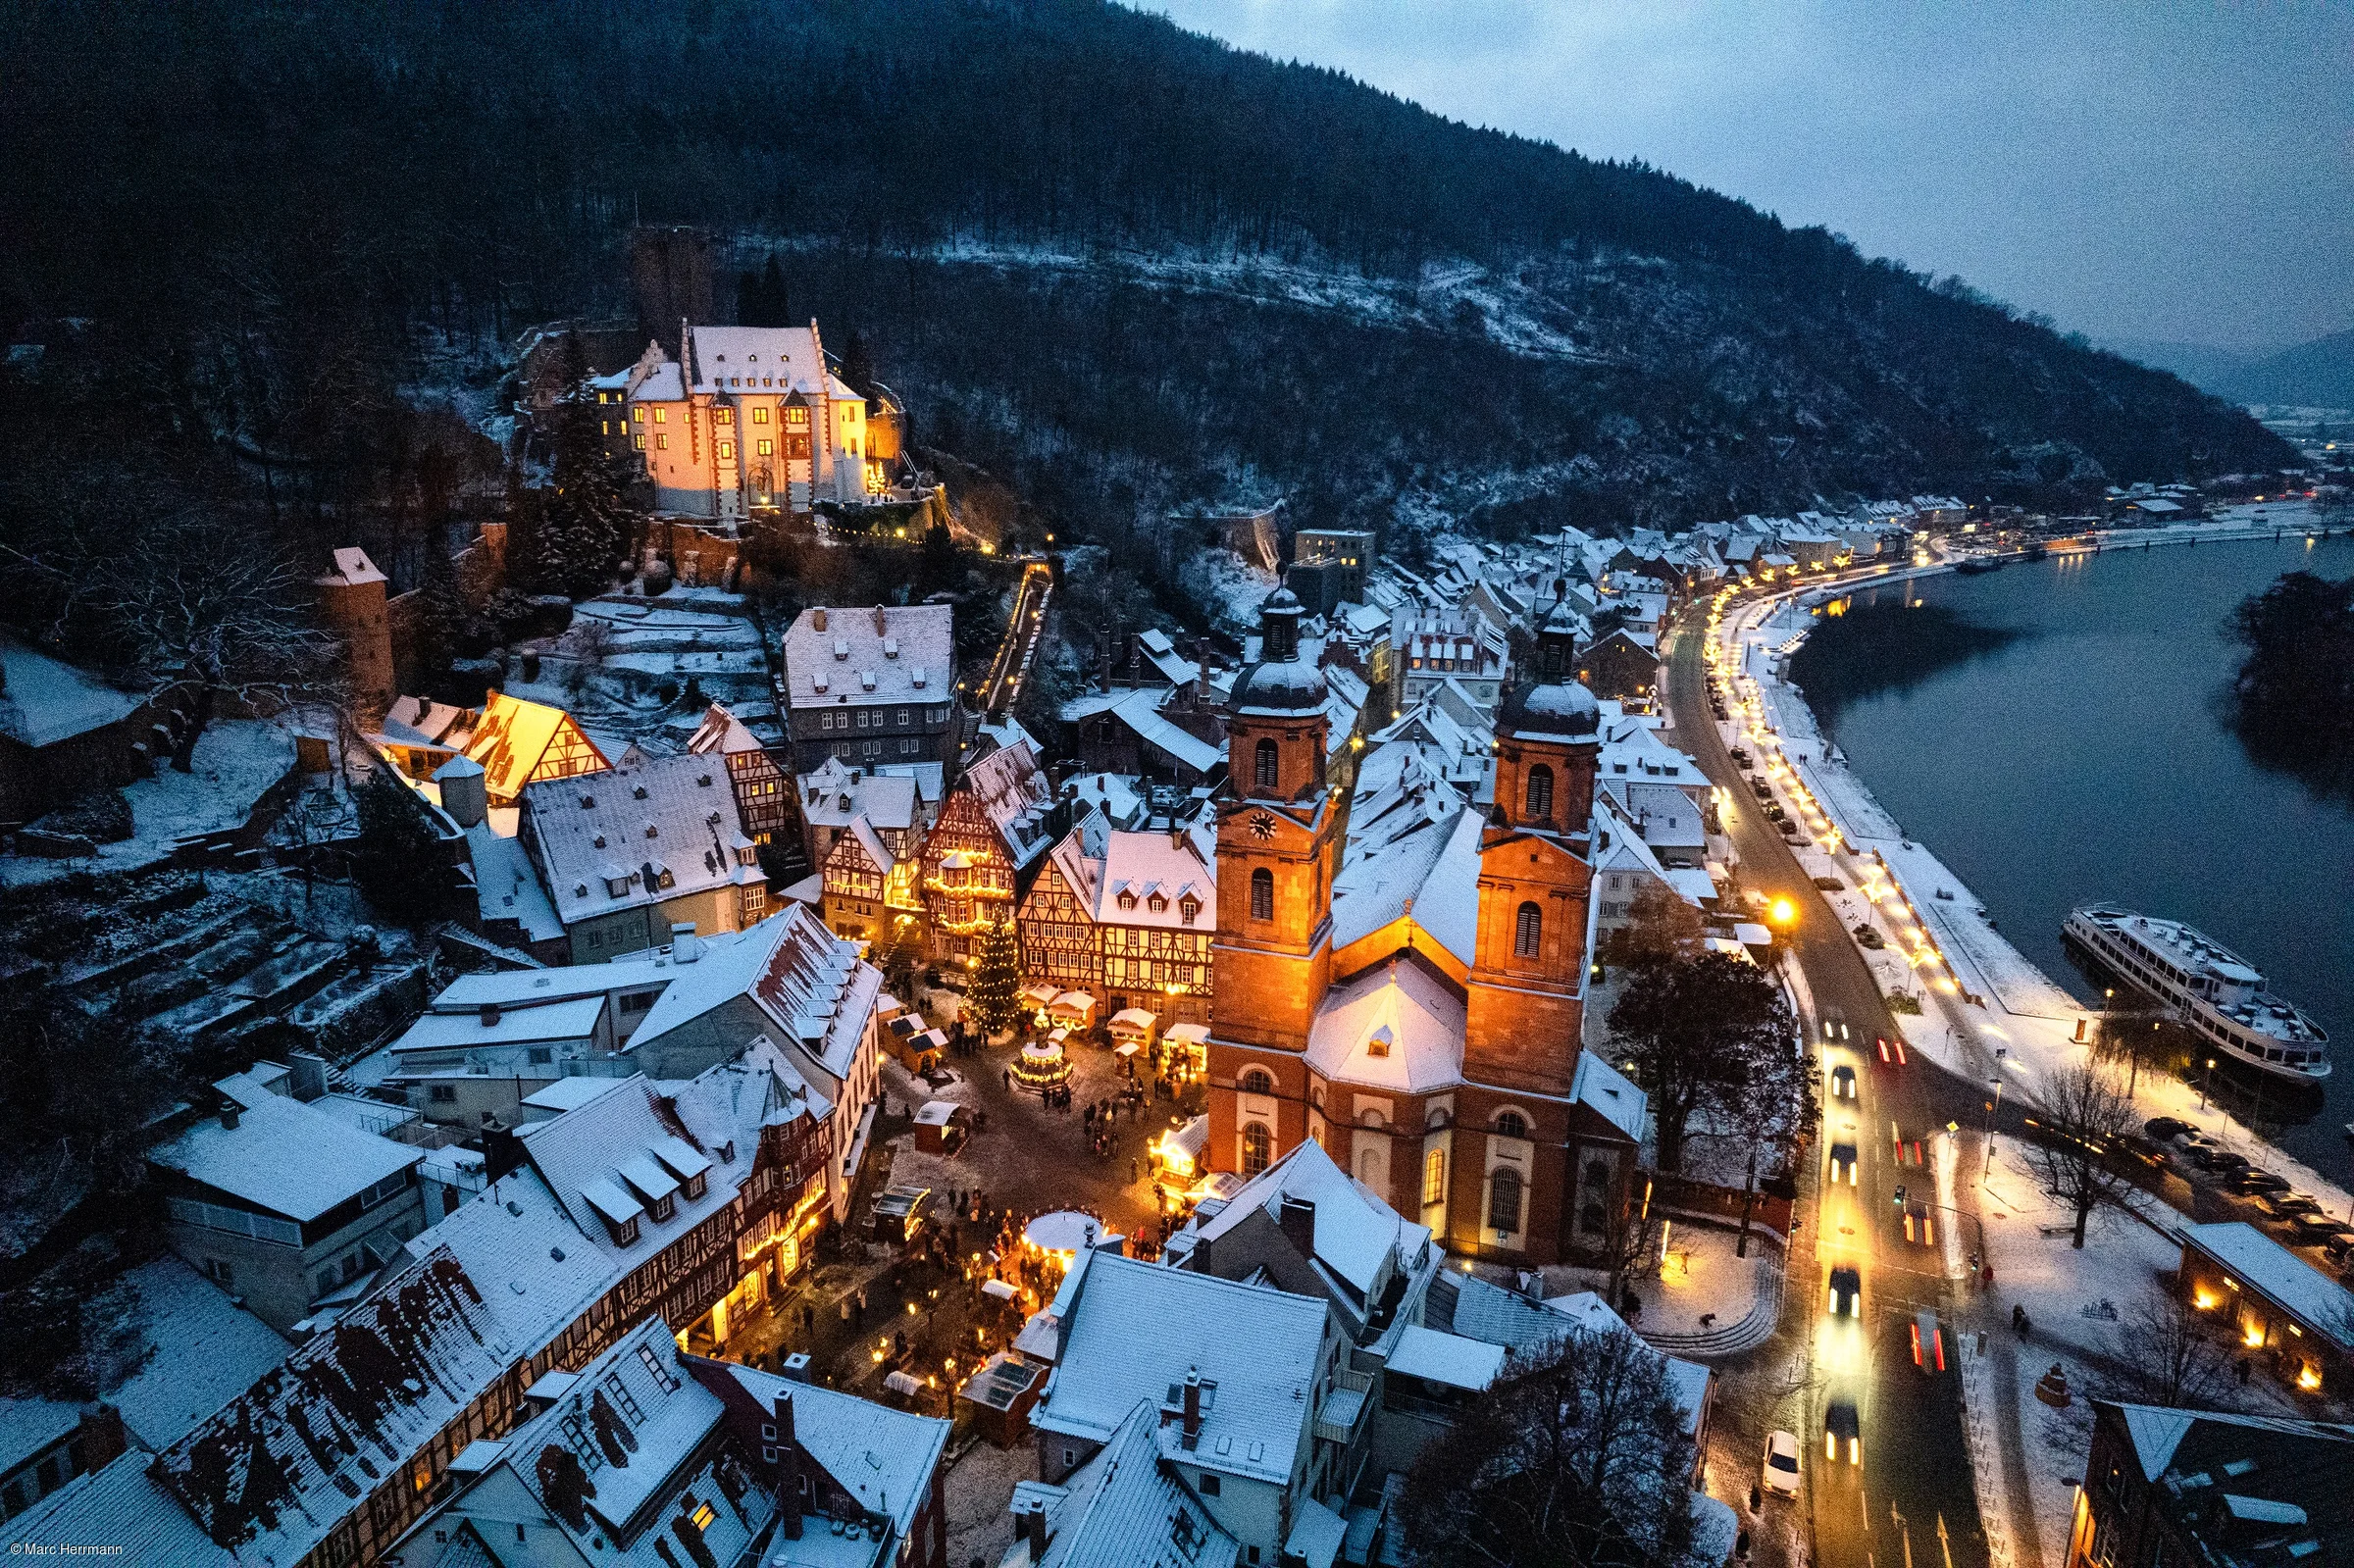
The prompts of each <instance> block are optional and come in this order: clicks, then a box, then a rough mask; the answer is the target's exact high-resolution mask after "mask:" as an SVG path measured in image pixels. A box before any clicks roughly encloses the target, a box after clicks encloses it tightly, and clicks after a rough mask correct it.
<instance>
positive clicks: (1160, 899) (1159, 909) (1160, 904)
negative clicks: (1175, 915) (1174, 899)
mask: <svg viewBox="0 0 2354 1568" xmlns="http://www.w3.org/2000/svg"><path fill="white" fill-rule="evenodd" d="M1145 903H1146V905H1147V906H1148V907H1149V908H1150V909H1151V911H1152V913H1154V914H1155V915H1159V914H1165V913H1167V912H1168V907H1169V899H1168V895H1167V894H1166V893H1154V894H1153V895H1152V896H1151V897H1150V898H1148V899H1146V900H1145Z"/></svg>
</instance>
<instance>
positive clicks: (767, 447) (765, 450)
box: [752, 435, 777, 457]
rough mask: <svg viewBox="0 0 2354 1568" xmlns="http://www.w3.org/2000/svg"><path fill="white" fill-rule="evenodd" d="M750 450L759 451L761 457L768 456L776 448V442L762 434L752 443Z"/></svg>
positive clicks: (773, 452) (772, 453)
mask: <svg viewBox="0 0 2354 1568" xmlns="http://www.w3.org/2000/svg"><path fill="white" fill-rule="evenodd" d="M752 450H753V451H755V452H757V453H759V454H760V455H761V456H762V457H769V456H772V455H774V454H775V452H776V450H777V443H776V442H774V441H772V440H770V439H769V438H768V437H767V436H765V435H763V436H761V437H760V439H759V440H758V441H756V442H754V443H753V445H752Z"/></svg>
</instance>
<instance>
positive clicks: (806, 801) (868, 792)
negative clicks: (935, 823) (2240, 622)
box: [800, 757, 922, 833]
mask: <svg viewBox="0 0 2354 1568" xmlns="http://www.w3.org/2000/svg"><path fill="white" fill-rule="evenodd" d="M800 790H801V816H802V817H803V818H804V819H805V820H806V821H807V822H808V824H809V826H810V827H812V828H837V829H840V828H847V827H848V826H849V825H850V823H851V822H852V821H853V820H854V819H856V818H859V817H864V818H865V819H866V820H867V821H868V822H870V823H872V824H873V825H874V826H875V827H876V828H877V829H878V830H882V831H885V832H893V833H898V832H904V831H906V830H908V829H911V828H913V827H915V825H916V821H917V817H918V813H919V811H920V809H921V800H920V796H921V793H922V791H921V788H920V786H919V781H918V780H916V779H915V778H914V777H912V776H910V775H902V774H888V773H886V774H875V773H868V772H865V771H864V770H862V769H858V768H853V767H850V766H849V765H848V764H846V763H844V761H843V760H842V759H841V758H840V757H828V758H827V759H826V760H825V761H824V762H823V763H822V764H820V765H819V766H818V767H817V768H816V769H815V770H814V771H812V772H809V773H805V774H802V775H801V779H800Z"/></svg>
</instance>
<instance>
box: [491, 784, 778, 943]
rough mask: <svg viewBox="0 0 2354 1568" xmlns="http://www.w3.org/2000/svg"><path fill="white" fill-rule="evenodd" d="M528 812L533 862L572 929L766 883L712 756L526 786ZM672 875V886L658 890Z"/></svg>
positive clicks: (733, 798) (728, 787)
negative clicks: (620, 913) (602, 918)
mask: <svg viewBox="0 0 2354 1568" xmlns="http://www.w3.org/2000/svg"><path fill="white" fill-rule="evenodd" d="M523 804H524V815H525V819H526V822H527V825H528V826H527V832H528V835H529V837H530V841H531V843H532V846H533V852H534V855H535V857H536V858H537V860H538V862H539V864H540V866H541V867H543V868H544V869H545V871H546V875H547V885H548V893H549V895H550V896H551V897H552V898H553V899H554V901H555V906H556V913H557V915H558V916H559V917H561V918H562V920H563V921H564V923H565V924H566V925H567V926H570V925H575V924H578V923H579V922H581V921H583V920H587V919H589V918H591V917H593V916H597V915H608V914H612V913H614V912H616V911H618V910H624V909H639V908H643V907H644V906H646V905H648V904H658V903H664V902H667V901H669V900H671V899H674V898H684V897H687V896H688V895H689V894H691V893H697V892H705V891H708V890H710V889H711V888H714V887H732V886H748V885H753V884H755V883H765V882H766V881H767V878H766V875H765V874H764V873H763V872H762V871H761V870H760V867H759V864H758V862H757V861H753V862H752V863H751V864H748V865H747V864H745V855H746V852H748V851H750V850H751V849H752V847H753V845H752V841H751V839H750V838H748V837H746V836H745V835H744V832H743V824H742V819H741V818H740V817H739V816H738V815H737V810H736V791H735V789H734V788H733V787H732V786H731V785H730V784H729V783H728V774H727V768H726V765H725V764H723V763H720V762H716V761H714V760H712V759H711V758H708V757H697V756H682V757H649V758H646V759H645V760H643V761H641V762H640V763H638V764H637V765H636V766H634V767H628V768H616V769H612V770H610V771H608V772H604V773H598V774H590V775H586V776H582V777H577V778H570V779H545V780H541V781H539V782H538V783H537V784H530V785H527V786H526V787H525V789H524V791H523ZM649 867H650V868H651V871H652V877H651V879H650V882H651V885H649V878H648V868H649ZM664 872H668V873H669V874H670V877H671V885H669V886H662V885H660V881H661V874H662V873H664ZM615 885H619V886H620V887H621V891H620V892H618V893H616V892H614V891H613V887H614V886H615Z"/></svg>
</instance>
